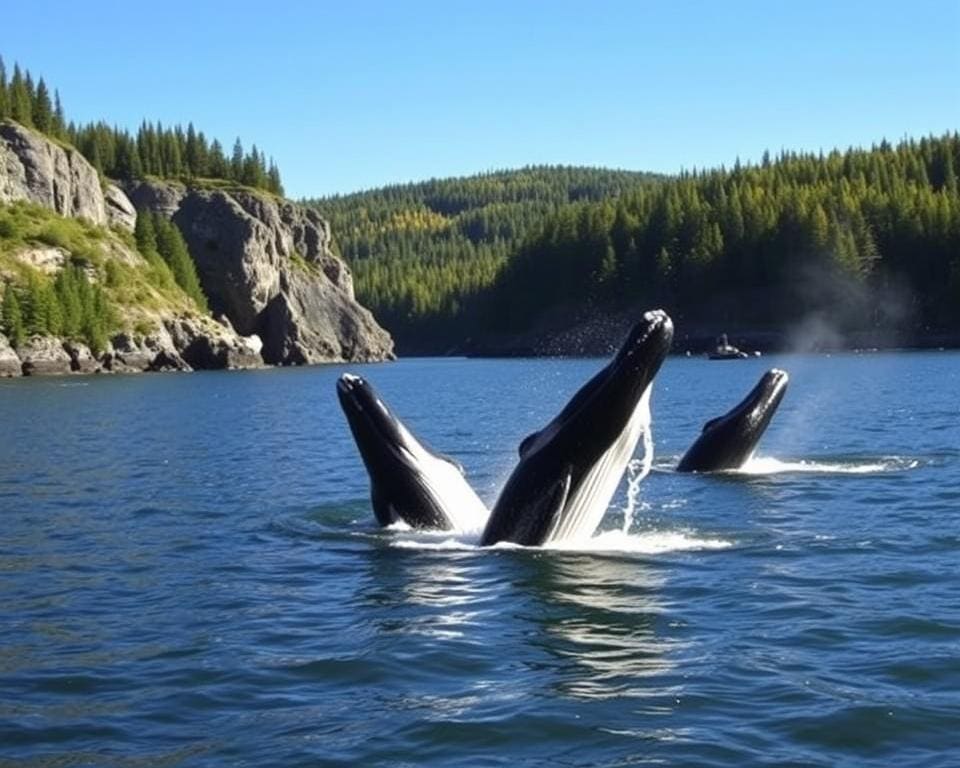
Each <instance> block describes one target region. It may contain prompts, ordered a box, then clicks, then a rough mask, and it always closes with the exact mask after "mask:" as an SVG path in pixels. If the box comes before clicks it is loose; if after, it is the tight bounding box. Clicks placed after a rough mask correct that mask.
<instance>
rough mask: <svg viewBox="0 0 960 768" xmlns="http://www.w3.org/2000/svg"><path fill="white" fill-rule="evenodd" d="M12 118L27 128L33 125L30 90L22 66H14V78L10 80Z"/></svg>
mask: <svg viewBox="0 0 960 768" xmlns="http://www.w3.org/2000/svg"><path fill="white" fill-rule="evenodd" d="M9 93H10V117H12V118H13V119H14V120H16V121H17V122H18V123H21V124H23V125H26V126H31V125H33V119H32V112H33V108H32V104H31V103H30V90H29V89H28V88H27V84H26V82H25V81H24V78H23V73H22V72H21V71H20V65H19V64H14V65H13V77H12V78H10V89H9Z"/></svg>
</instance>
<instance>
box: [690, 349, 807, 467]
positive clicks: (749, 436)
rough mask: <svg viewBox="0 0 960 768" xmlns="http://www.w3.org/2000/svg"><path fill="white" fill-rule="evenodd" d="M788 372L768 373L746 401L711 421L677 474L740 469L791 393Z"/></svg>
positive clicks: (774, 370) (691, 447) (704, 427)
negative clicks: (789, 392)
mask: <svg viewBox="0 0 960 768" xmlns="http://www.w3.org/2000/svg"><path fill="white" fill-rule="evenodd" d="M788 381H789V377H788V376H787V374H786V372H785V371H781V370H778V369H777V368H773V369H771V370H769V371H767V372H766V373H765V374H763V376H762V377H761V378H760V381H759V382H757V385H756V386H755V387H754V388H753V389H752V390H751V391H750V394H748V395H747V396H746V397H745V398H744V399H743V400H742V401H740V402H739V403H738V404H737V405H735V406H734V407H733V408H731V409H730V410H729V411H728V412H727V413H725V414H723V415H722V416H718V417H717V418H715V419H711V420H710V421H708V422H707V423H706V424H704V426H703V431H702V432H701V433H700V436H699V437H698V438H697V439H696V441H695V442H694V443H693V445H691V446H690V448H689V449H688V450H687V452H686V453H685V454H684V455H683V458H682V459H680V463H679V464H678V465H677V472H722V471H730V470H735V469H740V467H742V466H743V465H744V464H745V463H746V462H747V461H748V460H749V459H750V457H751V456H752V455H753V452H754V451H755V450H756V447H757V443H758V442H760V438H761V437H763V433H764V432H765V431H766V429H767V427H768V426H769V424H770V420H771V419H772V418H773V414H775V413H776V412H777V408H778V407H779V405H780V401H781V400H783V396H784V394H785V393H786V391H787V382H788Z"/></svg>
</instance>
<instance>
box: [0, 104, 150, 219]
mask: <svg viewBox="0 0 960 768" xmlns="http://www.w3.org/2000/svg"><path fill="white" fill-rule="evenodd" d="M108 197H109V199H110V202H108V201H107V199H105V198H104V193H103V190H102V189H101V187H100V177H99V176H98V175H97V172H96V170H95V169H94V167H93V166H92V165H90V163H88V162H87V160H86V158H84V157H83V155H81V154H80V152H78V151H77V150H76V149H73V148H69V147H63V146H61V145H60V144H57V143H55V142H53V141H50V140H49V139H47V138H46V137H44V136H42V135H41V134H39V133H36V132H35V131H32V130H30V129H29V128H24V127H23V126H22V125H19V124H17V123H14V122H11V121H9V120H4V121H2V122H0V203H6V202H13V201H15V200H29V201H30V202H33V203H37V204H39V205H43V206H45V207H47V208H50V209H52V210H54V211H56V212H57V213H59V214H60V215H61V216H76V217H81V218H84V219H88V220H89V221H92V222H93V223H94V224H102V225H109V224H112V223H118V224H121V225H123V224H122V222H123V221H124V220H126V221H129V217H130V215H131V213H132V212H133V208H132V206H131V204H130V201H129V200H127V199H126V195H124V193H123V192H122V191H121V190H119V189H116V188H114V191H112V192H111V191H110V190H109V188H108ZM134 220H135V214H134ZM129 228H130V229H133V225H132V224H130V225H129Z"/></svg>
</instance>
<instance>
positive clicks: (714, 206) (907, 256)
mask: <svg viewBox="0 0 960 768" xmlns="http://www.w3.org/2000/svg"><path fill="white" fill-rule="evenodd" d="M958 167H960V135H958V134H957V133H953V134H948V135H944V136H941V137H928V138H923V139H920V140H919V141H915V140H904V141H902V142H900V143H899V144H898V145H896V146H893V145H891V144H890V143H888V142H886V141H884V142H882V143H881V144H879V145H877V146H874V147H873V148H871V149H869V150H861V149H850V150H848V151H846V152H839V151H834V152H830V153H828V154H822V153H820V154H801V153H794V152H783V153H781V154H780V156H779V157H778V158H776V159H771V158H770V157H769V156H768V155H765V156H764V159H763V161H762V162H761V163H759V164H757V165H751V166H740V165H739V164H737V165H735V166H734V167H733V168H732V169H729V170H728V169H723V168H721V169H719V170H713V171H703V172H691V173H684V174H681V175H680V176H679V177H678V178H676V179H673V180H670V181H668V182H665V183H663V184H660V185H658V186H656V187H647V188H640V189H636V190H634V191H632V192H630V193H629V194H627V195H624V196H622V197H620V198H619V199H616V200H613V199H609V200H604V201H600V202H594V203H586V204H580V205H573V206H569V207H566V208H564V209H563V210H561V211H558V212H557V213H556V214H555V215H553V216H550V217H548V218H547V219H546V220H545V221H544V222H543V224H542V226H541V228H540V230H539V231H538V233H537V234H536V235H534V236H533V237H531V238H530V239H529V240H528V241H527V242H525V243H524V244H523V246H522V247H521V248H520V249H519V250H518V251H517V252H516V253H515V254H514V255H513V256H512V258H510V259H509V261H508V262H507V263H506V265H505V266H504V269H503V270H502V271H501V272H500V273H499V274H498V275H497V278H496V280H495V282H494V284H492V285H491V288H490V290H489V291H488V292H487V294H486V295H485V296H484V297H483V301H482V302H481V303H480V304H479V305H478V306H476V307H474V309H475V310H476V313H477V314H476V316H475V317H474V318H473V320H474V322H477V321H480V322H483V323H484V324H485V325H493V326H496V327H500V328H503V329H510V330H516V329H518V328H524V327H529V326H530V325H531V324H533V323H534V322H535V321H536V319H537V318H538V317H541V316H542V315H543V314H544V313H545V312H547V311H549V310H550V309H551V308H556V307H575V308H579V309H583V308H584V307H586V306H588V305H592V306H593V307H596V308H598V309H601V310H617V309H622V308H625V307H631V306H654V305H663V306H666V307H669V308H671V310H672V311H673V312H674V313H675V314H676V315H678V316H679V317H681V318H687V319H693V320H713V321H729V322H739V323H751V324H756V325H761V326H778V327H779V326H782V325H783V324H784V323H785V322H790V321H794V320H797V319H800V318H802V317H803V316H805V315H806V314H808V313H810V312H815V311H823V312H826V313H828V314H830V315H833V316H836V317H841V318H845V322H846V323H847V324H848V325H849V326H850V328H851V329H854V328H856V329H868V328H872V327H877V326H882V325H885V324H886V325H888V326H894V325H901V326H902V325H903V324H905V323H906V324H909V325H911V326H912V328H913V329H915V330H921V331H923V330H957V329H958V328H960V194H958V182H957V168H958Z"/></svg>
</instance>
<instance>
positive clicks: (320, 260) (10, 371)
mask: <svg viewBox="0 0 960 768" xmlns="http://www.w3.org/2000/svg"><path fill="white" fill-rule="evenodd" d="M124 186H125V187H126V189H125V190H124V189H121V188H120V186H119V185H117V184H114V183H110V182H107V181H105V180H103V179H101V177H100V176H99V175H98V173H97V172H96V170H95V169H94V168H93V167H92V166H91V165H90V164H89V163H88V162H87V161H86V159H84V157H83V156H82V155H81V154H80V153H79V152H78V151H77V150H75V149H73V148H72V147H70V146H67V145H63V144H60V143H58V142H55V141H52V140H50V139H49V138H47V137H45V136H43V135H41V134H39V133H37V132H35V131H33V130H30V129H27V128H24V127H23V126H20V125H18V124H17V123H13V122H11V121H2V122H0V214H2V213H3V211H4V210H7V211H8V212H10V211H12V210H15V208H16V205H20V206H21V209H16V216H17V217H19V218H17V225H18V226H19V225H21V224H22V223H23V221H24V219H25V218H26V219H29V218H30V216H31V215H33V213H35V212H36V211H38V210H40V209H39V208H37V207H36V206H42V207H43V209H46V210H49V211H53V212H55V213H56V214H59V215H60V216H63V217H70V218H69V219H68V220H67V221H74V220H75V221H77V222H82V226H83V228H84V232H81V233H80V235H78V237H80V236H81V235H82V238H81V239H83V241H84V244H85V245H84V248H85V250H84V253H83V255H82V257H78V255H77V254H75V253H71V250H70V246H69V244H68V245H67V246H66V247H63V246H62V245H61V244H60V243H59V242H57V243H54V244H53V245H51V243H50V240H49V236H47V235H44V234H43V232H42V231H41V227H40V226H39V225H38V227H37V228H36V233H34V232H33V231H31V232H28V233H27V234H26V235H24V234H23V233H20V235H19V238H20V239H19V240H18V239H17V238H16V237H13V236H11V235H10V234H9V233H4V232H3V231H0V294H3V293H4V290H3V289H4V285H5V284H8V285H10V286H16V285H17V284H18V281H20V284H21V285H22V281H23V280H24V279H26V277H28V276H29V275H31V274H33V275H39V276H40V278H41V279H42V280H52V279H54V278H55V277H56V275H57V274H58V273H59V271H60V270H62V269H63V268H64V267H65V265H67V264H70V263H71V262H72V261H74V260H75V257H77V258H80V260H81V262H82V263H84V264H86V265H87V267H86V268H87V272H88V277H89V278H90V280H91V281H93V282H94V283H95V284H96V283H100V284H102V285H104V286H106V285H107V284H108V280H107V274H108V273H109V272H110V271H111V270H110V269H109V267H108V264H107V262H110V261H114V262H116V263H119V264H122V266H123V276H124V279H125V280H127V281H128V282H129V281H130V280H131V279H132V280H133V281H134V284H135V285H134V287H131V286H129V285H127V286H126V287H125V288H124V289H123V290H120V289H117V290H114V291H112V294H113V295H114V298H115V299H116V300H117V301H118V302H120V304H121V306H120V309H121V310H122V311H121V312H120V314H121V318H120V320H121V325H122V327H123V328H125V330H123V331H121V332H119V333H116V332H115V333H114V334H113V336H112V338H111V339H110V340H109V343H108V344H107V345H106V348H105V349H103V350H101V351H100V352H99V353H98V354H96V355H95V354H93V353H92V352H91V351H90V349H89V348H88V347H86V346H84V345H83V344H78V343H77V342H76V341H75V340H73V341H72V340H64V339H59V338H55V337H43V336H33V337H29V338H24V339H22V340H21V341H20V343H19V344H18V346H17V348H16V349H14V348H13V347H12V346H11V345H10V343H9V341H8V339H6V338H4V337H3V336H2V335H0V376H10V375H19V374H20V373H21V372H22V373H27V374H30V373H33V374H37V373H67V372H70V371H80V372H90V371H97V370H103V371H140V370H170V369H174V370H189V369H190V368H225V367H251V366H256V365H262V364H263V363H264V361H266V362H267V363H272V364H284V365H288V364H305V363H319V362H331V361H342V360H353V361H361V360H362V361H367V360H383V359H388V358H391V357H392V356H393V342H392V340H391V338H390V336H389V334H387V332H386V331H384V330H383V329H382V328H381V327H380V326H379V325H377V323H376V321H375V320H374V319H373V316H372V315H371V314H370V312H368V311H367V310H366V309H364V308H363V307H361V306H360V305H359V304H357V302H356V300H355V299H354V295H353V284H352V279H351V276H350V272H349V270H348V269H347V267H346V265H345V264H344V263H343V262H342V261H340V260H339V259H338V258H336V257H335V256H334V255H333V254H332V253H331V250H330V243H331V236H330V229H329V225H328V224H327V222H326V221H324V220H323V219H321V218H320V217H319V216H317V214H316V213H315V212H313V211H311V210H309V209H306V208H304V207H302V206H299V205H296V204H294V203H292V202H290V201H288V200H283V199H280V198H277V197H274V196H272V195H269V194H267V193H262V192H257V191H254V190H250V189H247V188H244V187H236V186H233V187H229V188H228V187H217V186H195V187H186V186H185V185H182V184H178V183H173V182H159V181H140V182H131V183H127V184H125V185H124ZM128 194H129V195H130V197H128ZM131 198H132V200H133V201H134V203H136V206H134V204H133V203H132V202H131ZM25 204H31V205H33V206H34V208H33V209H29V210H28V209H23V208H22V206H23V205H25ZM10 205H12V206H13V208H6V209H5V208H4V206H10ZM137 209H140V210H150V211H154V212H158V213H161V214H163V215H164V216H167V217H169V218H172V219H173V220H174V222H175V223H176V224H177V225H178V228H179V229H180V231H181V232H182V233H183V235H184V237H185V239H186V241H187V244H188V247H189V249H190V252H191V255H192V256H193V258H194V260H195V262H196V266H197V271H198V274H199V276H200V279H201V283H202V286H203V289H204V292H205V293H206V295H207V296H208V299H209V304H210V307H211V309H212V311H213V314H214V316H216V317H217V318H218V319H217V320H214V319H212V318H211V317H208V316H203V315H202V314H201V313H199V312H198V311H197V310H196V307H195V305H193V304H192V302H190V301H189V300H188V299H186V297H185V295H183V294H182V293H181V292H179V289H178V288H177V287H176V286H173V288H170V287H169V286H167V287H163V286H160V285H158V284H156V281H155V280H154V283H153V284H151V283H150V274H151V273H150V267H149V265H148V264H147V262H146V260H145V259H144V258H143V257H142V256H141V255H140V254H139V253H137V251H136V250H135V248H133V245H132V240H131V238H130V236H129V235H127V234H125V233H126V232H131V231H132V230H133V229H134V227H135V224H136V217H137ZM46 215H47V216H48V217H49V214H46ZM49 224H50V222H47V225H49ZM77 226H79V225H77ZM8 229H9V227H8ZM35 234H36V235H37V236H35ZM45 237H47V239H44V238H45ZM61 237H62V236H61ZM38 238H39V239H38ZM55 239H56V238H55ZM91 259H92V260H93V261H92V263H91ZM114 272H116V270H114ZM131 276H132V277H131ZM108 292H110V291H109V290H108ZM174 294H176V295H174ZM124 302H126V303H124ZM0 330H2V325H0Z"/></svg>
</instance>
